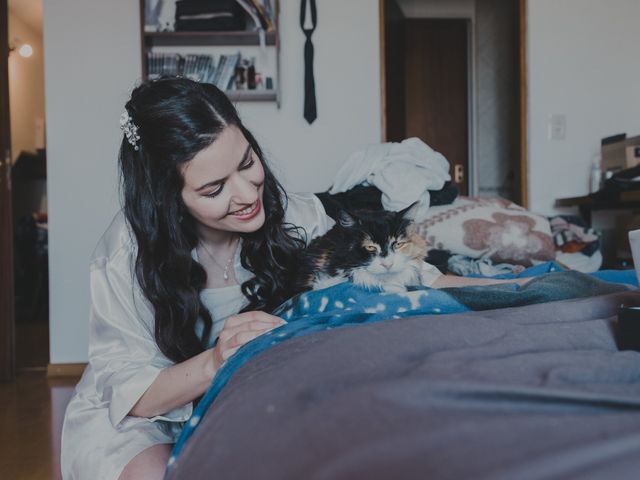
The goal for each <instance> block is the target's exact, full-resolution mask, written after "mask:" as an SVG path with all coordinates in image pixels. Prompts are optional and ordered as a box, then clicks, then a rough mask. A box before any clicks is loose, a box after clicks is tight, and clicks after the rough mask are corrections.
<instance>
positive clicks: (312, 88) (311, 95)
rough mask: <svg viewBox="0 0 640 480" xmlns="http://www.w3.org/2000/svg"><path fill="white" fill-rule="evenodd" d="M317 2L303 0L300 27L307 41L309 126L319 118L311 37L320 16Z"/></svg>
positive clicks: (306, 108) (305, 96) (305, 70)
mask: <svg viewBox="0 0 640 480" xmlns="http://www.w3.org/2000/svg"><path fill="white" fill-rule="evenodd" d="M307 1H308V2H309V3H310V6H311V28H305V20H306V17H307ZM317 15H318V14H317V12H316V0H302V4H301V6H300V26H301V27H302V31H303V32H304V35H305V37H307V40H306V41H305V42H304V118H305V120H306V121H307V122H309V124H311V123H313V121H314V120H315V119H316V118H317V117H318V112H317V110H316V82H315V80H314V78H313V43H311V35H312V34H313V31H314V30H315V29H316V25H317V23H318V16H317Z"/></svg>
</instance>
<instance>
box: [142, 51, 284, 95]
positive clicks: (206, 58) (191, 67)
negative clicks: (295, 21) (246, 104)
mask: <svg viewBox="0 0 640 480" xmlns="http://www.w3.org/2000/svg"><path fill="white" fill-rule="evenodd" d="M247 66H253V62H250V61H248V60H246V59H242V57H241V54H240V52H238V53H235V54H232V55H220V56H219V58H218V60H217V62H216V60H215V58H214V56H213V55H202V54H200V55H196V54H188V55H180V54H177V53H154V52H149V53H148V54H147V72H148V77H149V79H151V80H153V79H156V78H159V77H161V76H163V75H171V76H183V77H187V78H190V79H191V80H195V81H196V82H205V83H212V84H214V85H215V86H217V87H218V88H219V89H220V90H225V91H226V90H235V89H243V88H248V89H260V88H262V84H261V83H257V84H256V82H255V78H254V79H253V81H251V80H249V81H247V80H246V79H245V71H246V67H247ZM254 72H255V69H254ZM254 75H255V73H254ZM257 75H258V76H259V74H257ZM267 80H268V81H267V82H266V84H267V87H269V88H270V89H273V81H269V80H270V79H267ZM245 83H246V84H247V85H248V86H247V87H245V86H244V84H245Z"/></svg>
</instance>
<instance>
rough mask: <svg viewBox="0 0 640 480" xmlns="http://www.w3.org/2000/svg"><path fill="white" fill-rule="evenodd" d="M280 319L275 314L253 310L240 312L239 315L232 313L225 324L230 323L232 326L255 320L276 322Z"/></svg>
mask: <svg viewBox="0 0 640 480" xmlns="http://www.w3.org/2000/svg"><path fill="white" fill-rule="evenodd" d="M279 320H280V318H278V317H276V316H274V315H270V314H268V313H265V312H260V311H253V312H244V313H239V314H237V315H232V316H231V317H229V318H228V319H227V321H226V322H225V324H226V325H229V326H230V327H236V326H238V325H242V324H243V323H247V322H255V321H259V322H276V321H279Z"/></svg>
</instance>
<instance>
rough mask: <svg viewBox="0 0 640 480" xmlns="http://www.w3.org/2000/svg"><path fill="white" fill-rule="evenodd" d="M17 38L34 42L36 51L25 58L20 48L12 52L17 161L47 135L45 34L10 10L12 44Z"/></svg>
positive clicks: (13, 146) (11, 104) (11, 96)
mask: <svg viewBox="0 0 640 480" xmlns="http://www.w3.org/2000/svg"><path fill="white" fill-rule="evenodd" d="M15 39H19V40H20V42H22V43H28V44H30V45H31V47H32V48H33V54H32V55H31V56H30V57H28V58H25V57H22V56H20V54H18V51H17V50H16V51H14V52H11V54H10V55H9V107H10V110H11V112H10V113H11V156H12V161H14V162H15V160H16V158H18V155H20V152H21V151H23V150H28V151H35V150H36V148H42V147H43V146H44V135H43V132H42V129H41V128H38V127H41V126H42V124H43V122H44V71H43V65H44V63H43V62H44V55H43V52H42V35H41V34H40V33H38V32H37V31H34V30H33V29H32V28H31V27H30V26H29V25H27V24H26V23H25V22H23V21H22V20H21V19H20V18H19V17H18V16H17V15H15V14H14V13H13V12H12V11H11V10H9V43H10V44H11V43H13V41H14V40H15ZM36 133H37V134H36Z"/></svg>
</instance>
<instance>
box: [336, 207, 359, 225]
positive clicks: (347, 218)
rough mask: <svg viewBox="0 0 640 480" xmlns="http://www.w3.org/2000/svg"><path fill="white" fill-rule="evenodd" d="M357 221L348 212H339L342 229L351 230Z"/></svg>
mask: <svg viewBox="0 0 640 480" xmlns="http://www.w3.org/2000/svg"><path fill="white" fill-rule="evenodd" d="M356 222H357V220H356V219H355V217H353V216H352V215H351V214H350V213H349V212H347V211H346V210H340V212H338V223H339V224H340V226H341V227H344V228H351V227H353V226H354V225H355V224H356Z"/></svg>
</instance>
